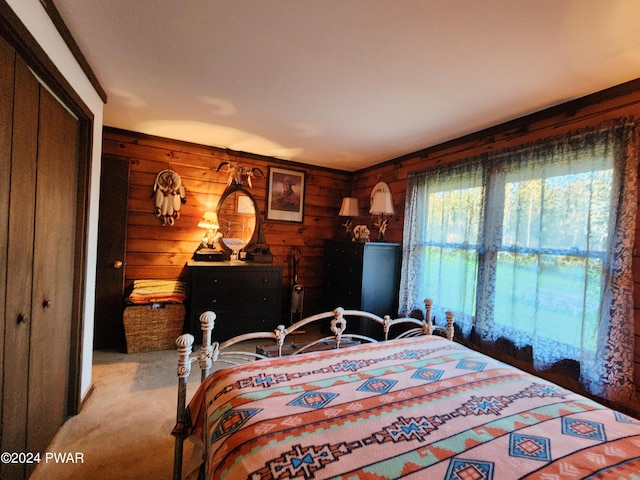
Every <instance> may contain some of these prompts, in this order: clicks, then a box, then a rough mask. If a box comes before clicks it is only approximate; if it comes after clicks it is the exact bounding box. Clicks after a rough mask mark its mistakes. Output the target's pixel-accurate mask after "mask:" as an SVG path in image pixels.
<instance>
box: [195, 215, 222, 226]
mask: <svg viewBox="0 0 640 480" xmlns="http://www.w3.org/2000/svg"><path fill="white" fill-rule="evenodd" d="M198 227H200V228H215V229H217V228H220V224H219V223H218V214H217V213H216V212H204V216H203V217H202V220H200V223H198Z"/></svg>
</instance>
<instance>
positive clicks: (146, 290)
mask: <svg viewBox="0 0 640 480" xmlns="http://www.w3.org/2000/svg"><path fill="white" fill-rule="evenodd" d="M185 298H186V285H185V283H184V282H181V281H179V280H134V282H133V290H132V292H131V295H129V302H130V303H134V304H143V303H158V302H174V303H182V302H184V300H185Z"/></svg>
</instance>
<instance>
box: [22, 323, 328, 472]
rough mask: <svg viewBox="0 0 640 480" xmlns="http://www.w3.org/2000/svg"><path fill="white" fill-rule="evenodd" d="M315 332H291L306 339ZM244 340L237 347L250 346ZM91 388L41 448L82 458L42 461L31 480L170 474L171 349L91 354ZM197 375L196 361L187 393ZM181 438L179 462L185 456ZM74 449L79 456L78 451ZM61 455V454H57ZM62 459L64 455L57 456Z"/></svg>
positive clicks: (173, 362)
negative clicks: (76, 411)
mask: <svg viewBox="0 0 640 480" xmlns="http://www.w3.org/2000/svg"><path fill="white" fill-rule="evenodd" d="M318 333H319V332H313V331H311V332H308V334H307V335H301V336H292V337H290V338H291V339H292V340H295V341H307V340H309V339H311V338H313V337H315V336H316V335H318ZM258 343H264V341H255V342H249V343H248V344H247V345H244V346H243V349H245V348H246V349H248V350H249V351H255V345H256V344H258ZM93 360H94V362H93V383H94V390H93V392H92V393H91V395H90V396H89V398H88V399H87V401H86V403H85V405H84V407H83V409H82V411H81V412H80V413H79V414H78V415H76V416H74V417H71V418H70V419H69V420H67V422H66V423H65V424H64V425H63V426H62V428H61V429H60V430H59V432H58V433H57V435H56V436H55V438H54V439H53V441H52V442H51V444H50V445H49V447H48V449H47V452H50V453H53V452H55V453H58V454H60V453H62V454H65V456H67V457H68V455H66V454H68V453H71V454H72V455H71V457H72V458H74V459H78V460H82V461H79V462H78V463H72V462H69V461H67V462H65V463H55V462H54V461H52V460H50V461H49V462H46V463H45V461H44V457H45V455H44V454H43V459H42V461H41V462H40V464H39V465H38V467H37V468H36V469H35V471H34V472H33V474H32V475H31V477H30V479H31V480H57V479H65V480H115V479H117V480H129V479H131V480H133V479H137V480H147V479H148V480H163V479H170V478H171V477H172V474H173V448H174V440H173V437H172V436H171V430H172V428H173V426H174V424H175V419H176V399H177V382H178V380H177V376H176V370H177V361H178V356H177V353H176V351H175V350H167V351H161V352H149V353H137V354H126V353H118V352H106V351H96V352H94V359H93ZM199 379H200V372H199V370H198V368H197V366H196V365H194V367H193V370H192V373H191V377H190V380H189V388H188V398H191V396H192V395H193V393H194V392H195V390H196V388H197V385H198V383H199ZM191 450H192V448H191V445H190V443H189V442H186V443H185V455H184V458H185V460H186V459H188V458H189V456H190V454H191ZM78 454H79V455H78ZM59 458H60V457H59ZM63 458H64V457H63Z"/></svg>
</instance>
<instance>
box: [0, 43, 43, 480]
mask: <svg viewBox="0 0 640 480" xmlns="http://www.w3.org/2000/svg"><path fill="white" fill-rule="evenodd" d="M3 42H4V41H3ZM2 51H3V52H4V54H6V55H7V56H8V58H2V61H1V62H0V63H3V64H5V61H6V62H7V64H6V65H14V64H15V80H14V81H12V82H11V88H10V91H11V94H12V96H13V103H12V105H10V107H11V110H12V117H11V120H12V122H11V123H10V124H8V125H7V126H6V127H5V128H9V130H10V136H11V142H10V143H11V148H10V150H9V151H8V152H2V160H3V161H4V159H8V160H9V163H10V175H9V179H10V187H9V195H8V207H9V208H8V210H7V217H6V221H3V222H2V224H0V226H1V227H2V228H6V232H7V233H6V235H7V243H6V259H5V265H6V267H5V268H6V277H5V278H6V284H5V311H4V319H3V320H4V351H3V365H2V371H3V376H4V382H3V385H2V428H1V435H2V436H1V441H0V444H1V449H2V451H3V452H25V451H26V448H27V442H26V425H27V400H28V395H27V390H28V382H29V361H28V360H29V348H30V335H31V326H32V317H31V297H32V295H31V292H32V279H33V273H32V272H33V270H32V268H33V236H34V212H35V190H36V187H35V181H36V155H37V142H36V139H37V135H38V130H37V129H38V97H39V84H38V81H37V80H36V79H35V77H34V76H33V75H32V74H31V72H30V71H29V69H28V68H27V66H26V64H25V63H24V62H23V61H21V60H20V58H19V57H16V55H15V52H14V51H13V49H11V50H10V51H7V49H2ZM14 85H17V86H18V88H16V89H15V92H14V88H13V86H14ZM7 97H8V96H7ZM7 97H5V99H4V100H8V98H7ZM3 108H6V106H3ZM24 476H25V467H24V466H23V465H19V464H6V465H0V478H23V477H24Z"/></svg>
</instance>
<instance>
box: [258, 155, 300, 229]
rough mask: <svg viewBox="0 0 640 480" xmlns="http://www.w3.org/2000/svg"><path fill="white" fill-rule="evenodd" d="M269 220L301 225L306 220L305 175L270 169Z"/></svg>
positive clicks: (283, 169) (276, 168)
mask: <svg viewBox="0 0 640 480" xmlns="http://www.w3.org/2000/svg"><path fill="white" fill-rule="evenodd" d="M268 177H269V180H268V182H267V212H266V218H267V220H283V221H287V222H298V223H301V222H302V220H303V218H304V193H305V173H304V172H301V171H298V170H289V169H287V168H279V167H269V176H268Z"/></svg>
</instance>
